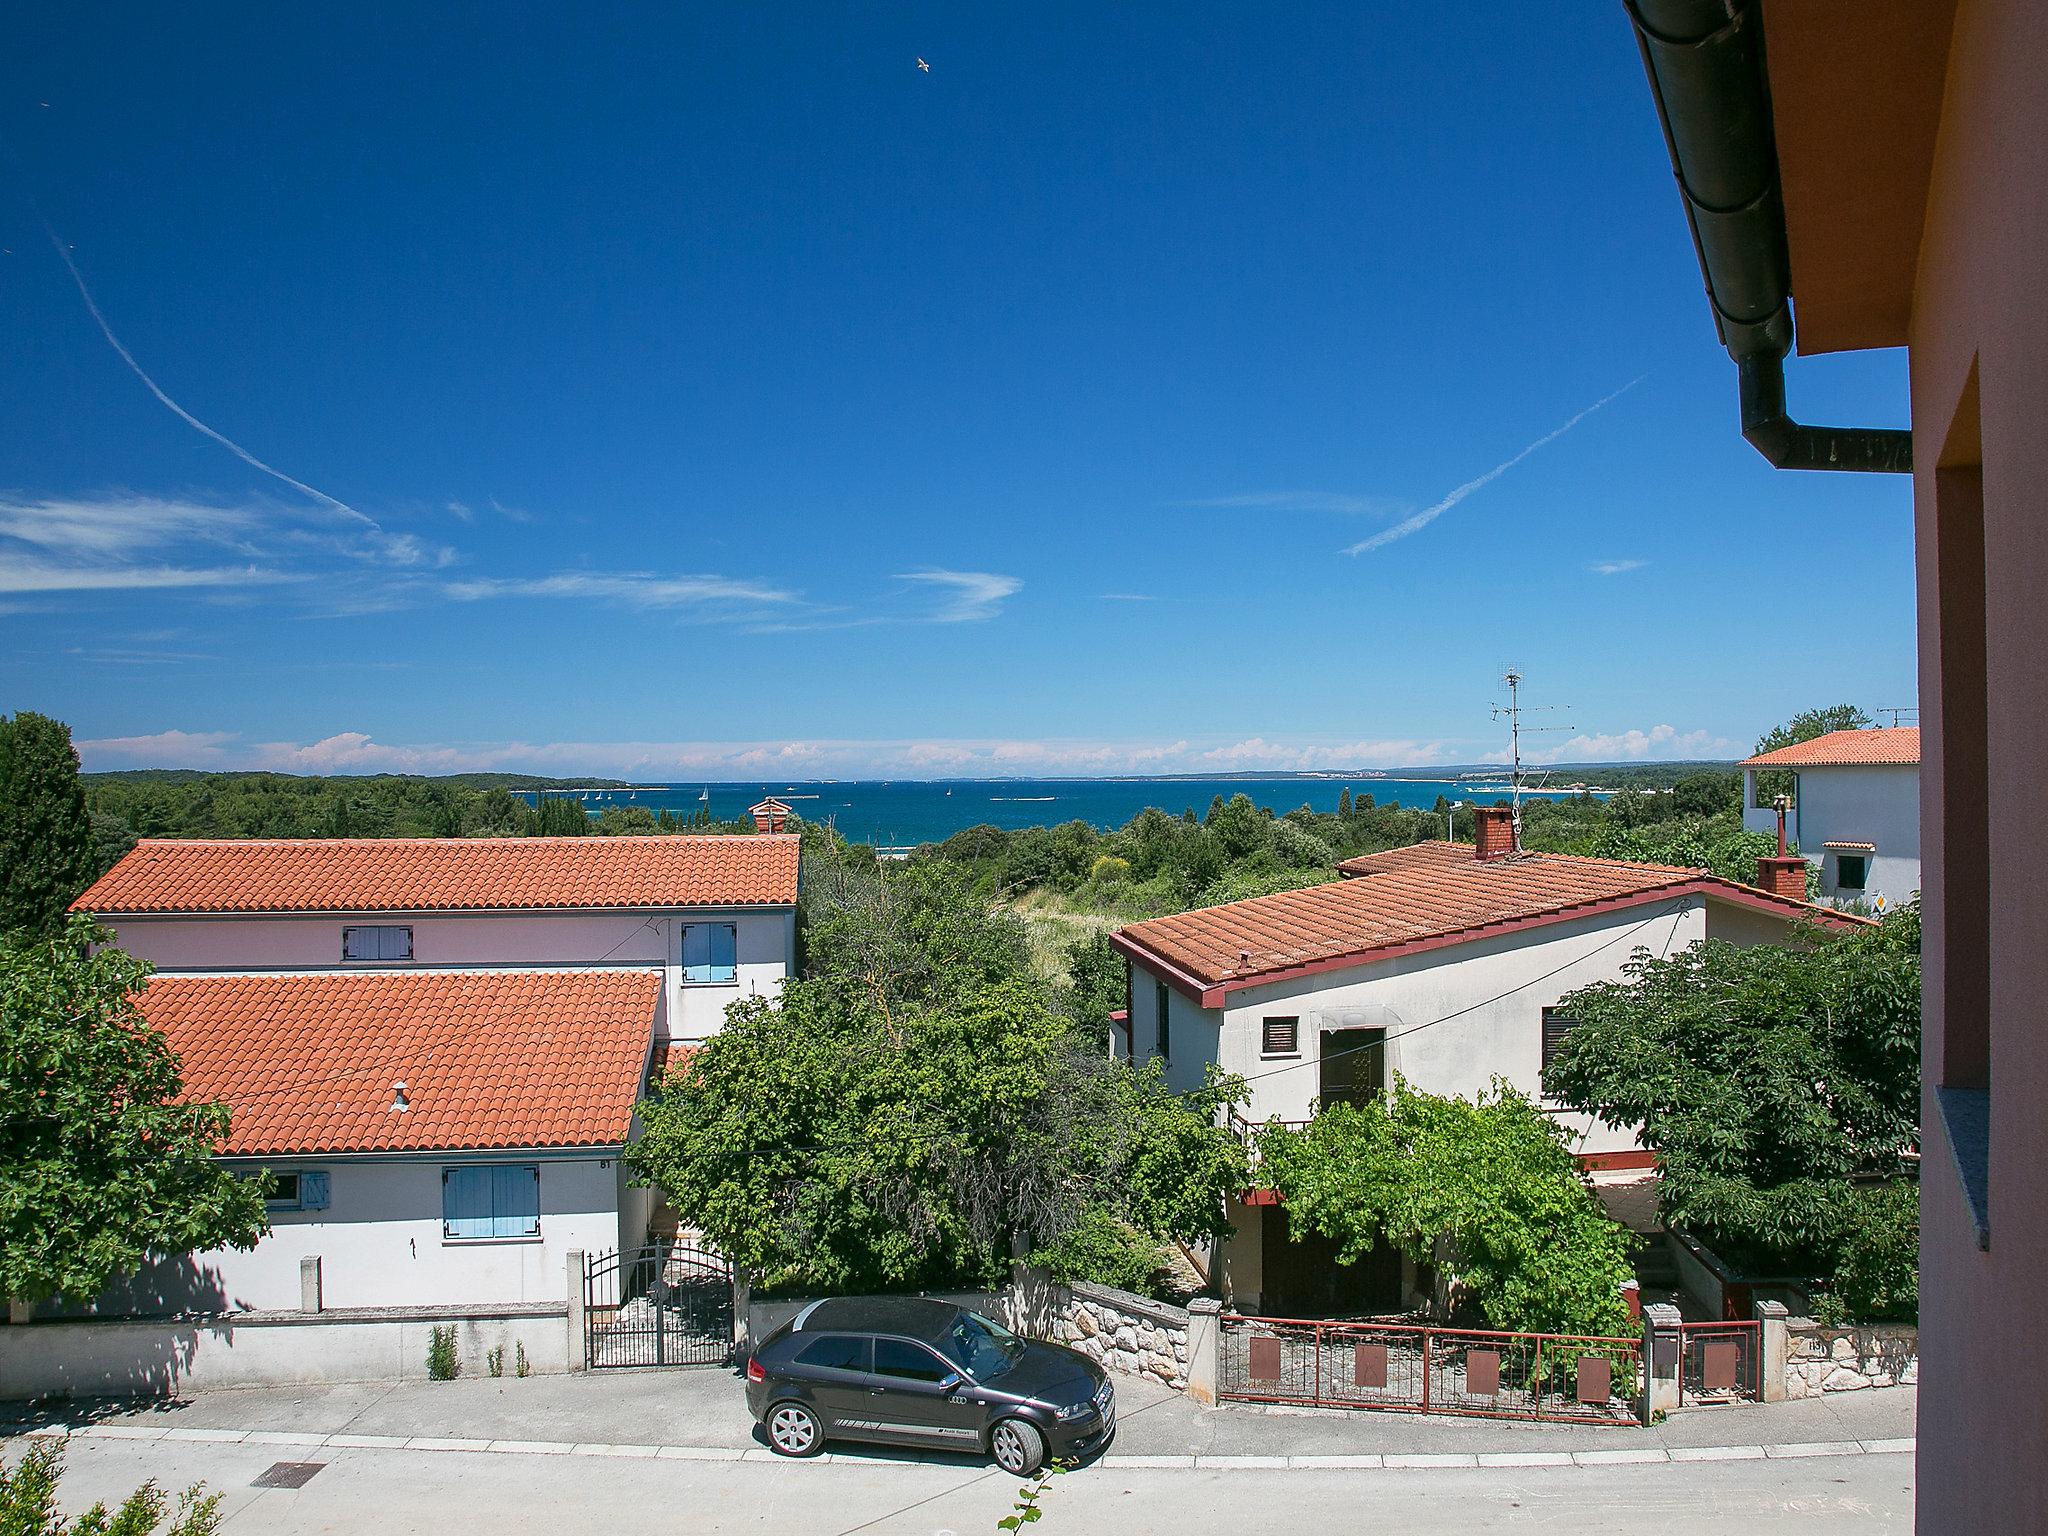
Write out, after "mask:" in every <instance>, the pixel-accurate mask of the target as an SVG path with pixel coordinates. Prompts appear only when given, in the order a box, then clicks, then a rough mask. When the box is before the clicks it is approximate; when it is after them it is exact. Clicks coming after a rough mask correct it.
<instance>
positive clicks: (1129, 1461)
mask: <svg viewBox="0 0 2048 1536" xmlns="http://www.w3.org/2000/svg"><path fill="white" fill-rule="evenodd" d="M15 1436H21V1437H24V1438H28V1439H78V1440H131V1441H145V1442H148V1441H168V1442H172V1443H201V1444H217V1445H275V1446H290V1447H292V1448H294V1449H295V1450H299V1451H307V1450H316V1449H326V1450H337V1451H338V1450H351V1451H426V1452H430V1453H433V1454H436V1455H461V1454H469V1455H486V1456H617V1457H634V1458H639V1459H651V1458H660V1459H663V1460H668V1461H738V1462H752V1463H757V1464H758V1463H763V1462H771V1463H779V1464H783V1465H789V1466H799V1467H802V1466H811V1467H817V1466H872V1465H873V1464H874V1460H873V1458H872V1457H870V1456H862V1455H846V1454H843V1453H842V1454H836V1455H824V1456H815V1457H810V1458H808V1459H803V1460H792V1459H790V1458H787V1457H782V1456H777V1455H775V1454H774V1453H773V1452H771V1451H769V1450H766V1449H764V1448H763V1447H761V1446H757V1445H754V1446H734V1445H645V1444H642V1445H612V1444H607V1443H605V1442H602V1441H590V1440H461V1439H452V1438H449V1437H446V1436H439V1435H411V1436H406V1435H351V1434H340V1433H337V1434H331V1435H316V1434H295V1433H287V1432H283V1431H278V1430H258V1429H183V1428H172V1427H169V1426H163V1425H155V1424H40V1425H37V1426H35V1427H34V1428H29V1429H22V1428H7V1429H0V1438H12V1437H15ZM1916 1444H1917V1442H1916V1441H1915V1440H1913V1439H1911V1438H1901V1439H1889V1440H1808V1441H1794V1442H1791V1443H1789V1444H1783V1445H1684V1446H1678V1445H1674V1446H1661V1445H1642V1446H1616V1447H1613V1448H1611V1449H1599V1450H1590V1451H1480V1452H1463V1451H1461V1452H1392V1451H1389V1452H1383V1453H1361V1454H1355V1455H1342V1454H1331V1455H1321V1456H1314V1455H1299V1456H1281V1455H1242V1454H1240V1455H1214V1456H1208V1455H1201V1454H1194V1455H1180V1456H1145V1455H1129V1456H1120V1455H1115V1454H1111V1455H1108V1456H1104V1457H1103V1458H1102V1459H1101V1460H1100V1462H1099V1463H1097V1464H1098V1465H1100V1466H1101V1467H1103V1468H1105V1469H1107V1470H1110V1471H1193V1472H1224V1471H1234V1472H1251V1471H1258V1472H1426V1471H1470V1470H1474V1469H1487V1468H1502V1467H1514V1468H1523V1469H1529V1470H1541V1469H1565V1468H1594V1467H1613V1466H1645V1465H1651V1464H1656V1463H1663V1462H1701V1461H1761V1460H1763V1459H1765V1458H1771V1459H1773V1460H1777V1459H1785V1460H1797V1459H1802V1458H1807V1457H1821V1456H1888V1455H1911V1454H1913V1451H1914V1449H1915V1446H1916ZM884 1454H886V1453H884ZM909 1454H910V1455H911V1456H912V1457H917V1453H916V1452H914V1451H913V1452H910V1453H909ZM920 1459H921V1458H920ZM927 1464H928V1465H934V1466H941V1467H947V1468H951V1467H953V1466H955V1465H957V1463H955V1462H953V1461H944V1462H928V1463H927Z"/></svg>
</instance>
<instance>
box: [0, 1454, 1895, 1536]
mask: <svg viewBox="0 0 2048 1536" xmlns="http://www.w3.org/2000/svg"><path fill="white" fill-rule="evenodd" d="M27 1443H28V1442H26V1441H24V1440H19V1439H17V1440H11V1441H8V1442H7V1443H6V1444H5V1445H4V1447H0V1454H5V1455H6V1457H7V1458H8V1459H9V1460H10V1461H12V1460H13V1459H15V1458H16V1457H18V1456H19V1455H20V1454H21V1452H22V1451H23V1449H24V1448H25V1446H26V1444H27ZM758 1454H761V1455H763V1456H765V1454H766V1453H765V1452H764V1453H758ZM301 1458H304V1459H306V1460H309V1461H310V1460H317V1461H318V1462H319V1463H320V1469H319V1470H318V1471H317V1472H315V1473H314V1474H313V1475H312V1476H311V1478H310V1480H308V1481H307V1482H306V1483H305V1485H304V1486H303V1487H300V1488H296V1489H290V1488H255V1487H252V1486H250V1485H251V1483H252V1482H253V1481H254V1480H255V1479H256V1478H258V1477H259V1476H261V1475H262V1474H263V1473H264V1472H265V1471H266V1470H267V1469H269V1468H270V1467H272V1465H273V1464H275V1463H277V1462H281V1461H293V1460H298V1459H301ZM66 1465H67V1472H66V1476H65V1479H64V1484H63V1501H64V1504H65V1506H66V1508H67V1509H69V1510H73V1511H76V1510H78V1509H81V1508H83V1507H84V1506H85V1505H86V1504H89V1503H91V1502H92V1501H94V1500H96V1499H106V1500H108V1501H110V1502H112V1501H115V1500H118V1499H119V1498H121V1497H123V1496H124V1495H125V1494H127V1493H128V1492H129V1491H131V1490H132V1489H133V1488H134V1487H135V1486H136V1485H138V1484H139V1483H141V1482H142V1481H144V1480H145V1479H151V1478H153V1479H155V1480H156V1481H157V1482H158V1483H159V1484H161V1485H162V1486H164V1487H166V1488H169V1489H173V1490H175V1489H179V1488H183V1487H185V1486H187V1485H188V1484H191V1483H194V1482H202V1481H203V1482H204V1483H205V1484H207V1486H208V1487H209V1488H212V1489H217V1490H220V1491H222V1492H224V1493H225V1494H226V1496H227V1498H226V1505H225V1511H224V1513H225V1520H224V1524H223V1526H222V1529H223V1530H224V1531H226V1532H232V1533H241V1532H259V1531H264V1532H267V1531H280V1532H350V1533H355V1532H365V1531H375V1532H379V1533H385V1532H408V1531H419V1532H432V1533H434V1536H462V1533H465V1532H470V1531H479V1530H483V1531H489V1532H490V1533H491V1536H509V1533H523V1532H533V1533H547V1536H560V1533H563V1532H571V1531H586V1530H588V1531H596V1530H602V1531H603V1532H605V1533H606V1536H635V1533H639V1532H646V1533H648V1536H677V1533H679V1532H688V1533H696V1532H717V1531H769V1532H778V1533H779V1532H789V1533H791V1536H854V1533H875V1536H882V1533H911V1532H917V1533H964V1532H985V1531H993V1530H994V1529H995V1522H996V1521H997V1520H998V1519H999V1518H1001V1517H1002V1516H1003V1515H1004V1514H1006V1513H1008V1512H1009V1506H1010V1503H1011V1500H1012V1499H1013V1498H1014V1497H1015V1496H1016V1492H1017V1483H1016V1481H1015V1480H1014V1479H1012V1478H1008V1477H1005V1476H1003V1475H1002V1474H1000V1473H998V1472H993V1471H990V1470H988V1469H986V1468H984V1467H981V1466H978V1465H975V1464H971V1463H969V1462H966V1461H964V1460H961V1461H946V1460H939V1461H934V1460H921V1461H919V1460H907V1459H900V1458H896V1457H892V1456H890V1455H888V1454H887V1453H877V1454H875V1455H871V1456H868V1455H860V1454H854V1455H850V1456H849V1455H845V1454H840V1455H835V1457H834V1458H833V1459H832V1460H831V1461H830V1462H829V1463H795V1464H792V1463H789V1462H781V1461H770V1460H761V1461H754V1460H743V1461H730V1460H727V1461H718V1462H709V1461H690V1460H663V1459H653V1458H622V1457H609V1456H583V1455H520V1454H505V1453H490V1452H466V1451H414V1450H402V1449H385V1448H375V1449H369V1448H365V1449H354V1448H337V1447H332V1446H321V1447H317V1448H310V1449H307V1450H304V1451H300V1450H295V1449H293V1448H291V1447H289V1446H281V1445H263V1444H249V1443H239V1444H222V1443H205V1442H193V1441H181V1442H171V1441H166V1440H150V1441H143V1440H121V1439H97V1438H87V1437H74V1438H73V1439H71V1440H69V1441H68V1442H66ZM1912 1487H1913V1458H1912V1457H1911V1456H1910V1455H1906V1454H1888V1455H1857V1456H1807V1457H1801V1458H1797V1459H1756V1460H1743V1461H1689V1462H1675V1463H1659V1464H1655V1465H1617V1466H1590V1467H1589V1466H1567V1467H1538V1468H1486V1467H1481V1468H1476V1469H1475V1468H1445V1467H1427V1468H1412V1469H1399V1470H1396V1469H1387V1468H1375V1469H1370V1470H1366V1469H1345V1470H1304V1469H1299V1468H1295V1469H1277V1468H1255V1467H1247V1468H1229V1469H1219V1470H1206V1469H1163V1468H1162V1469H1153V1468H1129V1467H1115V1466H1101V1465H1097V1466H1092V1467H1084V1468H1082V1469H1080V1470H1078V1471H1075V1472H1071V1473H1067V1474H1065V1475H1063V1476H1061V1477H1059V1478H1057V1479H1056V1480H1055V1481H1054V1483H1053V1485H1052V1488H1051V1489H1050V1491H1049V1492H1048V1493H1047V1495H1046V1497H1045V1501H1044V1502H1045V1515H1044V1518H1043V1519H1042V1520H1041V1522H1040V1523H1039V1524H1038V1525H1037V1526H1036V1528H1035V1530H1036V1531H1037V1532H1038V1533H1042V1536H1059V1533H1061V1532H1065V1531H1073V1532H1083V1531H1086V1532H1116V1533H1119V1536H1125V1533H1129V1536H1143V1533H1150V1532H1157V1533H1161V1536H1204V1533H1209V1532H1215V1533H1219V1536H1221V1533H1229V1536H1242V1533H1244V1532H1248V1531H1283V1530H1284V1531H1290V1532H1298V1531H1308V1530H1313V1529H1314V1524H1312V1523H1323V1524H1328V1523H1329V1522H1332V1521H1341V1522H1342V1526H1341V1529H1343V1530H1344V1531H1346V1532H1352V1531H1359V1532H1380V1531H1385V1532H1390V1533H1391V1532H1399V1533H1402V1536H1430V1533H1439V1532H1441V1533H1446V1536H1448V1533H1452V1532H1456V1533H1458V1536H1468V1533H1470V1532H1472V1531H1473V1530H1475V1529H1491V1528H1501V1529H1513V1528H1518V1527H1522V1526H1527V1527H1530V1528H1532V1529H1555V1530H1558V1531H1561V1532H1571V1533H1575V1536H1576V1533H1582V1532H1616V1533H1622V1532H1626V1533H1632V1536H1633V1533H1639V1532H1661V1531H1664V1530H1680V1529H1682V1530H1684V1531H1686V1532H1687V1533H1688V1536H1701V1533H1711V1532H1724V1531H1725V1532H1734V1533H1741V1536H1763V1533H1768V1532H1775V1531H1798V1532H1812V1531H1817V1530H1837V1529H1838V1530H1851V1529H1853V1530H1856V1531H1858V1532H1864V1533H1877V1532H1905V1531H1910V1530H1911V1529H1912V1523H1913V1522H1912V1508H1913V1494H1912Z"/></svg>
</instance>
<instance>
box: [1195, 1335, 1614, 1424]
mask: <svg viewBox="0 0 2048 1536" xmlns="http://www.w3.org/2000/svg"><path fill="white" fill-rule="evenodd" d="M1220 1322H1221V1332H1220V1334H1219V1337H1218V1339H1217V1362H1216V1364H1217V1395H1218V1396H1219V1397H1225V1398H1230V1399H1234V1400H1237V1401H1240V1402H1259V1403H1300V1404H1303V1405H1308V1406H1315V1407H1321V1408H1383V1409H1390V1410H1393V1411H1395V1412H1402V1413H1456V1414H1471V1415H1475V1416H1477V1417H1481V1418H1490V1419H1542V1420H1545V1421H1547V1422H1556V1423H1564V1424H1636V1423H1640V1422H1641V1415H1640V1412H1639V1410H1638V1408H1637V1406H1636V1403H1637V1397H1638V1394H1639V1393H1640V1392H1641V1390H1642V1374H1643V1373H1642V1365H1643V1361H1642V1354H1643V1348H1642V1340H1640V1339H1607V1338H1582V1337H1574V1336H1569V1335H1564V1334H1550V1333H1499V1332H1494V1331H1491V1330H1487V1329H1471V1328H1431V1327H1423V1326H1420V1325H1417V1324H1412V1323H1330V1322H1319V1321H1316V1320H1314V1319H1310V1318H1289V1317H1243V1316H1239V1315H1237V1314H1235V1313H1225V1314H1224V1315H1223V1317H1222V1318H1221V1320H1220Z"/></svg>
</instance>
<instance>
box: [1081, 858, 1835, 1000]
mask: <svg viewBox="0 0 2048 1536" xmlns="http://www.w3.org/2000/svg"><path fill="white" fill-rule="evenodd" d="M1337 867H1338V869H1339V870H1340V871H1342V872H1343V873H1344V874H1346V875H1348V876H1351V877H1353V878H1349V879H1344V880H1338V881H1335V882H1333V883H1331V884H1328V885H1318V886H1311V887H1310V888H1308V889H1307V890H1301V891H1285V892H1282V893H1281V894H1279V895H1277V896H1256V897H1253V898H1251V899H1250V900H1247V901H1233V902H1230V903H1228V904H1227V905H1224V906H1220V907H1207V908H1204V909H1202V910H1200V911H1195V912H1182V913H1178V914H1176V915H1174V916H1171V917H1155V918H1152V919H1149V920H1148V921H1145V922H1142V923H1132V924H1131V925H1130V926H1128V927H1126V928H1122V929H1119V930H1118V931H1117V933H1116V934H1115V935H1114V939H1113V942H1115V943H1116V947H1117V948H1118V949H1120V950H1122V951H1123V952H1124V953H1125V954H1126V955H1129V956H1131V957H1133V958H1136V959H1140V960H1143V959H1147V958H1151V959H1154V960H1157V961H1163V962H1165V964H1166V966H1167V967H1169V968H1170V969H1172V970H1174V971H1177V972H1179V973H1180V974H1181V975H1182V976H1184V977H1185V978H1187V979H1188V980H1189V981H1191V982H1193V983H1195V984H1197V985H1199V986H1200V987H1201V988H1203V989H1204V990H1208V989H1212V988H1221V989H1223V990H1231V989H1233V988H1235V987H1237V986H1244V985H1250V984H1251V983H1252V982H1253V981H1254V980H1255V979H1256V978H1260V977H1268V976H1271V975H1273V974H1274V973H1276V972H1283V971H1292V970H1295V969H1296V968H1298V967H1310V968H1325V967H1327V966H1329V965H1331V964H1333V963H1359V964H1363V963H1365V962H1366V961H1368V960H1370V959H1371V958H1372V957H1373V956H1374V954H1375V953H1376V952H1379V951H1390V950H1405V949H1408V948H1411V947H1425V946H1432V945H1436V944H1443V943H1458V942H1462V941H1463V940H1465V939H1468V938H1476V937H1479V936H1480V935H1481V934H1483V933H1492V932H1496V931H1498V930H1499V929H1500V928H1501V927H1503V926H1512V925H1515V924H1520V923H1526V922H1532V921H1545V920H1550V919H1554V918H1559V917H1569V916H1572V915H1575V914H1576V913H1578V912H1581V911H1583V910H1586V909H1589V908H1594V907H1611V906H1620V905H1631V904H1634V903H1637V902H1646V901H1654V900H1657V899H1659V898H1661V897H1664V896H1667V895H1669V896H1678V895H1690V894H1693V893H1696V892H1706V891H1712V892H1715V893H1717V894H1720V895H1723V896H1724V897H1729V898H1734V899H1740V900H1743V901H1745V902H1748V903H1750V904H1753V905H1763V906H1765V907H1767V908H1771V909H1775V910H1782V911H1783V913H1784V914H1785V916H1786V917H1787V918H1802V917H1803V918H1814V919H1816V920H1818V921H1821V922H1826V923H1831V924H1833V923H1840V922H1841V920H1840V919H1839V918H1838V917H1836V916H1835V915H1834V914H1831V913H1826V912H1822V911H1820V910H1819V909H1816V908H1814V907H1811V906H1809V905H1807V904H1806V903H1804V902H1794V901H1788V900H1785V899H1784V898H1782V897H1777V896H1772V895H1770V894H1768V893H1767V892H1764V891H1759V890H1756V889H1753V888H1751V887H1749V886H1745V885H1738V884H1736V883H1735V882H1734V881H1732V880H1721V879H1718V878H1717V877H1715V876H1712V875H1709V874H1707V873H1705V872H1704V871H1702V870H1697V869H1684V868H1680V867H1678V866H1676V865H1670V864H1641V863H1631V862H1627V861H1624V860H1616V859H1589V858H1581V857H1577V856H1575V855H1570V854H1561V853H1533V854H1527V855H1524V856H1522V857H1519V858H1513V859H1503V860H1492V861H1481V860H1479V859H1477V858H1474V857H1473V852H1472V846H1471V844H1469V843H1445V842H1427V843H1417V844H1415V845H1414V846H1412V847H1408V848H1396V849H1391V850H1389V851H1388V852H1385V853H1374V854H1366V855H1364V856H1362V857H1360V858H1355V859H1347V860H1345V861H1344V862H1343V863H1342V864H1340V865H1338V866H1337ZM1204 1003H1205V1005H1210V1006H1213V1003H1212V1002H1211V1000H1210V999H1208V998H1205V999H1204Z"/></svg>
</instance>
